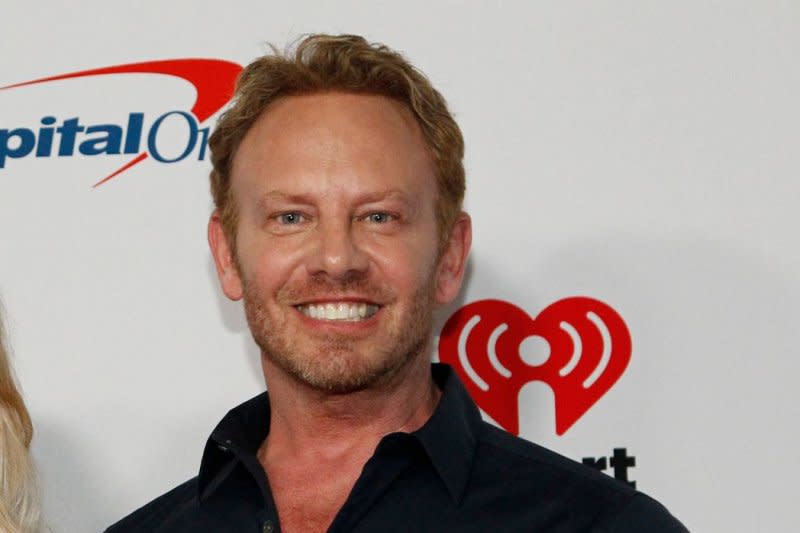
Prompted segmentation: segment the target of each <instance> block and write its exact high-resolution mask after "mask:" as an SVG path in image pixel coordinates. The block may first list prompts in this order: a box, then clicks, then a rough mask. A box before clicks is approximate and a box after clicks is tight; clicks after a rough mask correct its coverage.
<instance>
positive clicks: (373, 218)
mask: <svg viewBox="0 0 800 533" xmlns="http://www.w3.org/2000/svg"><path fill="white" fill-rule="evenodd" d="M391 218H392V215H389V214H388V213H370V214H369V215H368V216H367V220H369V221H370V222H374V223H376V224H385V223H386V222H389V220H391Z"/></svg>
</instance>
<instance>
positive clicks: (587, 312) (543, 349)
mask: <svg viewBox="0 0 800 533" xmlns="http://www.w3.org/2000/svg"><path fill="white" fill-rule="evenodd" d="M630 358H631V336H630V333H629V332H628V328H627V326H626V325H625V322H624V321H623V320H622V317H620V316H619V314H618V313H617V312H616V311H614V310H613V309H612V308H611V307H609V306H608V305H606V304H604V303H603V302H601V301H598V300H594V299H592V298H586V297H573V298H565V299H563V300H559V301H557V302H555V303H553V304H551V305H549V306H548V307H547V308H545V309H544V310H543V311H542V312H541V313H539V315H538V316H537V317H535V318H531V317H530V316H529V315H528V313H526V312H525V311H523V310H522V309H520V308H519V307H517V306H515V305H513V304H511V303H509V302H505V301H502V300H481V301H477V302H473V303H471V304H468V305H466V306H464V307H462V308H461V309H459V310H458V311H456V312H455V313H454V314H453V316H451V317H450V319H449V320H448V321H447V323H446V324H445V326H444V328H443V329H442V333H441V336H440V338H439V359H440V360H441V361H442V362H444V363H448V364H449V365H451V366H452V367H453V368H455V369H456V372H458V374H459V376H460V377H461V379H462V380H463V381H464V383H465V384H466V386H467V390H469V393H470V395H471V396H472V398H473V399H474V400H475V401H476V402H477V404H478V405H479V406H480V407H481V409H483V410H484V411H485V412H486V413H487V414H488V415H489V416H491V417H492V418H493V419H494V420H495V421H497V423H498V424H500V425H501V426H502V427H503V428H505V429H506V430H507V431H509V432H511V433H513V434H515V435H517V434H519V405H518V397H519V392H520V390H521V389H522V387H523V386H525V385H526V384H527V383H530V382H531V381H542V382H544V383H546V384H548V385H549V386H550V388H551V389H552V390H553V395H554V397H555V410H556V413H555V419H556V434H557V435H563V434H564V433H565V432H566V431H567V430H568V429H569V428H570V427H572V425H573V424H575V422H577V421H578V419H580V418H581V417H582V416H583V415H584V414H586V412H587V411H588V410H589V409H591V407H592V406H593V405H594V404H595V403H596V402H597V401H598V400H599V399H600V398H601V397H602V396H603V395H604V394H605V393H606V392H608V390H609V389H611V387H612V386H613V385H614V383H616V382H617V380H618V379H619V378H620V376H622V373H623V372H625V368H627V366H628V362H629V361H630Z"/></svg>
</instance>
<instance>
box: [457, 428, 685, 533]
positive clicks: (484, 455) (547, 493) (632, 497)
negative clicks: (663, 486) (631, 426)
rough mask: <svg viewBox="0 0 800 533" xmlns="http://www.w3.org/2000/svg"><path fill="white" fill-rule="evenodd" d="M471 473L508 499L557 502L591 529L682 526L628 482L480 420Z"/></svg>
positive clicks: (667, 531)
mask: <svg viewBox="0 0 800 533" xmlns="http://www.w3.org/2000/svg"><path fill="white" fill-rule="evenodd" d="M472 476H473V483H477V484H480V485H483V486H487V485H489V486H491V485H493V484H497V485H498V486H499V487H502V490H503V493H504V494H505V495H506V497H507V498H508V503H509V504H512V505H513V502H516V503H518V504H519V505H531V504H532V503H533V502H536V504H537V505H550V506H552V507H553V508H563V509H564V511H565V512H569V513H570V514H572V515H573V516H574V517H578V520H579V521H580V522H583V523H586V524H591V528H592V529H591V530H592V531H598V532H606V531H608V532H615V533H616V532H627V531H651V532H654V533H655V532H658V533H661V532H663V533H672V532H675V533H679V532H685V531H686V528H685V527H684V526H683V525H682V524H681V523H680V522H679V521H678V520H676V519H675V518H674V517H673V516H672V515H671V514H670V513H669V511H667V509H665V508H664V507H663V506H662V505H661V504H660V503H658V502H657V501H656V500H654V499H653V498H650V497H649V496H647V495H646V494H643V493H641V492H639V491H637V490H636V489H634V488H633V487H631V486H629V485H628V484H626V483H623V482H621V481H618V480H616V479H614V478H612V477H611V476H609V475H607V474H604V473H602V472H600V471H598V470H596V469H594V468H591V467H589V466H586V465H583V464H581V463H578V462H576V461H574V460H572V459H569V458H567V457H564V456H563V455H560V454H558V453H556V452H554V451H552V450H549V449H547V448H545V447H543V446H540V445H538V444H535V443H532V442H530V441H527V440H525V439H522V438H520V437H516V436H514V435H511V434H510V433H507V432H506V431H503V430H502V429H499V428H497V427H495V426H493V425H491V424H488V423H485V422H484V423H483V424H482V427H481V431H480V432H479V434H478V442H477V449H476V455H475V463H474V464H473V469H472Z"/></svg>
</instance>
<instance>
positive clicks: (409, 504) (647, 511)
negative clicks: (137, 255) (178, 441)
mask: <svg viewBox="0 0 800 533" xmlns="http://www.w3.org/2000/svg"><path fill="white" fill-rule="evenodd" d="M210 145H211V150H212V161H213V165H214V169H213V171H212V174H211V183H212V193H213V196H214V200H215V204H216V210H215V211H214V213H213V214H212V216H211V220H210V223H209V227H208V238H209V243H210V246H211V252H212V254H213V256H214V260H215V263H216V267H217V273H218V276H219V280H220V283H221V286H222V290H223V291H224V293H225V294H226V296H228V297H229V298H231V299H233V300H239V299H241V300H243V301H244V307H245V311H246V315H247V320H248V323H249V326H250V329H251V331H252V334H253V338H254V339H255V342H256V343H257V344H258V346H259V347H260V348H261V356H262V357H261V359H262V365H263V371H264V378H265V381H266V385H267V389H268V393H264V394H262V395H260V396H258V397H256V398H254V399H252V400H250V401H248V402H246V403H244V404H242V405H240V406H239V407H236V408H235V409H233V410H232V411H231V412H230V413H228V415H227V416H226V417H225V418H224V419H223V420H222V421H221V422H220V423H219V425H218V426H217V428H216V429H215V430H214V431H213V433H212V435H211V437H210V439H209V440H208V443H207V444H206V448H205V452H204V455H203V459H202V464H201V467H200V473H199V475H198V476H197V477H196V478H194V479H192V480H190V481H188V482H186V483H184V484H183V485H181V486H179V487H177V488H175V489H173V490H172V491H170V492H169V493H167V494H165V495H164V496H162V497H160V498H158V499H156V500H154V501H153V502H151V503H150V504H148V505H147V506H145V507H143V508H142V509H140V510H139V511H137V512H135V513H134V514H132V515H131V516H129V517H128V518H126V519H124V520H122V521H121V522H119V523H118V524H116V525H115V526H112V527H111V528H110V529H109V531H113V532H128V531H141V532H145V531H146V532H174V531H203V532H222V531H226V532H228V531H231V532H238V531H241V532H247V531H252V532H257V531H260V532H275V531H283V532H288V533H294V532H323V531H336V532H345V531H348V532H349V531H357V532H377V531H380V532H383V531H398V532H399V531H403V532H408V531H431V532H441V531H488V530H494V531H509V532H511V531H514V532H518V531H559V532H572V531H650V532H661V531H664V532H671V531H685V530H684V528H683V527H682V526H681V525H680V524H679V523H678V522H677V521H676V520H675V519H674V518H672V517H671V516H670V515H669V513H667V512H666V511H665V510H664V508H663V507H661V506H660V505H659V504H658V503H656V502H655V501H654V500H652V499H650V498H648V497H646V496H644V495H642V494H641V493H638V492H636V491H634V490H632V489H630V488H629V487H628V486H626V485H623V484H620V483H618V482H616V481H615V480H613V479H611V478H610V477H608V476H606V475H604V474H601V473H598V472H596V471H595V470H593V469H590V468H588V467H584V466H582V465H579V464H577V463H574V462H572V461H569V460H568V459H565V458H563V457H560V456H558V455H556V454H553V453H552V452H548V451H546V450H544V449H542V448H539V447H537V446H535V445H533V444H531V443H528V442H525V441H523V440H521V439H517V438H515V437H513V436H510V435H508V434H506V433H504V432H502V431H501V430H499V429H497V428H495V427H493V426H491V425H489V424H486V423H484V422H483V421H481V419H480V415H479V412H478V410H477V408H476V407H475V405H474V403H472V401H471V400H470V398H469V396H468V395H467V393H466V392H465V390H464V388H463V387H462V385H461V384H460V383H459V382H458V378H457V377H456V376H455V375H454V374H453V373H452V372H451V371H450V369H449V368H447V367H446V366H444V365H434V366H433V367H432V366H431V363H430V360H429V354H430V348H431V346H430V339H431V328H432V316H433V312H434V310H435V309H436V307H437V306H440V305H443V304H447V303H448V302H450V301H452V300H453V299H454V298H455V297H456V296H457V294H458V292H459V290H460V287H461V282H462V279H463V276H464V267H465V263H466V258H467V254H468V251H469V248H470V243H471V235H472V232H471V223H470V219H469V217H468V216H467V215H466V214H465V213H464V212H462V210H461V204H462V199H463V195H464V169H463V165H462V159H463V152H464V148H463V140H462V137H461V133H460V131H459V128H458V126H457V125H456V123H455V121H454V120H453V118H452V116H451V114H450V113H449V111H448V109H447V106H446V104H445V101H444V99H443V98H442V97H441V95H440V94H439V93H438V92H436V91H435V90H434V89H433V87H432V86H431V85H430V82H429V81H428V80H427V79H426V78H425V77H424V76H423V75H422V74H421V73H419V72H418V71H417V70H415V69H414V68H413V67H412V66H411V65H410V64H409V63H407V62H406V61H405V60H404V59H403V58H402V57H401V56H400V55H399V54H397V53H395V52H393V51H391V50H389V49H388V48H386V47H384V46H381V45H371V44H369V43H367V42H366V41H365V40H364V39H362V38H360V37H355V36H338V37H331V36H324V35H317V36H310V37H308V38H306V39H304V40H303V41H302V42H300V43H299V44H298V46H297V47H296V48H295V49H294V50H292V51H290V52H289V53H287V54H286V55H280V54H275V55H269V56H265V57H262V58H260V59H258V60H256V61H255V62H253V63H252V64H251V65H249V66H248V67H247V68H246V69H245V70H244V71H243V73H242V75H241V77H240V79H239V82H238V86H237V93H236V99H235V102H234V104H233V106H232V108H231V109H230V110H229V111H227V112H226V113H225V114H224V116H223V117H222V118H221V120H220V122H219V124H218V126H217V129H216V130H215V132H214V134H213V135H212V137H211V140H210Z"/></svg>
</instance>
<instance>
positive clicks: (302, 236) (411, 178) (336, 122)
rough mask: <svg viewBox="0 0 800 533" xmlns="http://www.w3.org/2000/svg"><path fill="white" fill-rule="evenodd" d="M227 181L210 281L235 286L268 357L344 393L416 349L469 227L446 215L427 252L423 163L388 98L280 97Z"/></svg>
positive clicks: (445, 293) (456, 272) (428, 205)
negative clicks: (225, 219) (443, 241)
mask: <svg viewBox="0 0 800 533" xmlns="http://www.w3.org/2000/svg"><path fill="white" fill-rule="evenodd" d="M231 186H232V192H233V195H234V198H235V201H236V204H237V207H238V210H239V219H238V220H239V221H238V227H237V239H236V242H237V250H236V256H235V257H233V256H232V254H231V251H230V249H229V247H228V242H227V240H226V239H225V236H224V233H223V232H222V229H221V223H220V220H219V217H218V216H217V215H214V216H212V220H211V223H210V225H209V239H210V242H211V245H212V250H213V252H214V256H215V260H216V263H217V268H218V272H219V274H220V279H221V281H222V285H223V289H224V291H225V293H226V294H227V295H228V296H229V297H230V298H233V299H238V298H240V297H243V298H244V303H245V310H246V314H247V319H248V323H249V325H250V329H251V330H252V333H253V337H254V339H255V340H256V342H257V343H258V345H259V346H260V347H261V349H262V353H263V356H264V357H265V358H266V359H267V360H268V361H269V362H270V363H271V364H272V366H274V367H277V368H278V369H279V370H280V371H282V372H284V373H286V374H287V375H289V376H291V377H293V378H294V379H296V380H298V381H299V382H301V383H304V384H306V385H308V386H311V387H312V388H314V389H318V390H324V391H329V392H337V393H345V392H351V391H355V390H359V389H362V388H365V387H370V386H373V385H376V384H379V383H381V382H382V381H383V380H386V379H388V378H390V377H391V376H393V375H394V374H396V373H397V371H398V370H400V369H402V368H404V367H405V365H406V363H408V362H409V361H410V360H412V359H414V357H416V356H423V355H422V354H424V353H425V351H426V350H425V348H426V347H427V341H428V338H429V334H430V327H431V322H432V320H431V314H432V311H433V308H434V306H435V305H436V304H437V303H445V302H447V301H449V300H451V299H452V298H454V297H455V295H456V294H457V292H458V288H459V286H460V281H461V276H462V274H463V262H464V258H465V256H466V252H467V249H468V248H469V237H470V228H469V219H468V218H466V216H464V217H462V218H461V219H459V221H458V222H457V223H456V230H454V231H455V234H456V239H452V238H451V244H450V246H448V248H447V249H446V250H445V252H444V253H443V254H442V256H441V259H440V257H439V255H438V254H437V251H438V249H437V244H438V234H437V226H436V216H435V211H434V210H435V202H436V195H437V191H436V181H435V176H434V172H433V167H432V164H431V162H430V159H429V155H428V153H427V150H426V147H425V144H424V140H423V137H422V134H421V132H420V131H419V127H418V126H417V124H416V123H415V121H414V118H413V117H412V116H411V114H410V112H408V111H407V110H406V109H405V108H404V107H403V106H402V105H401V104H399V103H397V102H394V101H392V100H390V99H387V98H384V97H380V96H368V95H353V94H340V93H326V94H317V95H307V96H292V97H286V98H283V99H280V100H278V101H276V102H275V103H273V104H272V105H271V106H270V107H269V109H268V111H267V112H265V113H264V114H263V115H262V116H261V117H260V118H259V119H258V120H257V121H256V122H255V124H254V125H253V127H252V128H251V129H250V131H248V133H247V135H246V136H245V138H244V139H243V141H242V143H241V145H240V147H239V149H238V151H237V153H236V156H235V158H234V161H233V169H232V184H231ZM456 241H457V242H456Z"/></svg>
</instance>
